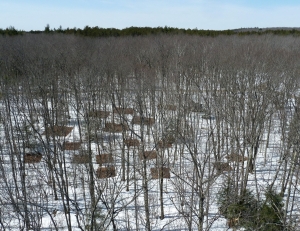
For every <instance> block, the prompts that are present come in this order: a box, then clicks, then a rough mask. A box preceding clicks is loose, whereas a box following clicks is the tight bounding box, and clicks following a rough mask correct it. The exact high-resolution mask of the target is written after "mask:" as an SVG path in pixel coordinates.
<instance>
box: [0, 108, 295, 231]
mask: <svg viewBox="0 0 300 231" xmlns="http://www.w3.org/2000/svg"><path fill="white" fill-rule="evenodd" d="M48 106H49V108H51V103H49V105H48ZM73 106H74V103H71V104H70V106H69V116H70V117H69V118H68V120H67V122H66V123H65V124H64V125H65V126H70V127H73V129H72V131H71V133H70V134H68V135H67V136H55V135H54V136H46V135H45V134H44V133H43V132H44V131H45V129H46V128H45V124H46V123H45V118H44V117H43V114H42V113H41V114H39V115H37V118H36V119H37V120H36V121H35V122H34V123H33V124H30V116H29V114H30V113H29V111H28V109H27V108H26V107H25V108H23V109H22V110H20V108H19V105H18V104H15V105H14V106H12V107H11V108H12V111H10V112H7V111H6V110H5V106H4V105H3V104H2V105H1V110H2V113H1V116H2V119H1V120H2V123H1V127H0V129H1V130H0V135H1V136H0V137H1V141H0V146H1V153H0V155H1V159H0V160H1V164H0V167H1V174H0V184H1V185H0V187H1V188H0V200H1V201H0V202H1V209H0V217H1V218H0V219H1V224H2V228H5V229H4V230H6V229H7V230H19V229H21V228H22V227H24V220H25V219H26V216H28V217H29V220H30V222H31V224H32V226H35V227H36V228H33V229H34V230H39V229H40V230H56V228H57V229H59V230H67V226H68V225H69V226H70V227H72V230H85V229H87V227H88V226H87V225H88V224H89V221H90V220H89V219H90V217H91V209H90V206H91V194H90V184H91V179H90V167H91V166H90V165H89V164H88V163H85V164H75V163H73V156H74V154H79V153H80V152H81V150H85V151H89V148H90V150H91V152H92V166H93V168H94V177H95V183H94V184H95V185H94V188H95V197H96V203H97V208H98V209H99V214H95V216H98V217H97V219H96V221H97V222H98V223H100V224H101V227H103V229H104V230H113V229H114V226H113V224H114V225H115V229H117V230H145V226H146V216H145V213H146V211H145V190H144V184H147V187H148V191H147V193H148V203H149V206H148V208H149V218H150V225H151V230H189V228H190V229H191V230H198V227H199V223H201V221H200V218H199V214H200V211H199V204H201V203H200V202H199V200H200V196H199V195H200V192H199V189H200V188H201V189H202V190H203V192H202V194H203V197H204V201H203V203H204V204H203V209H204V220H203V229H204V230H220V231H221V230H228V226H227V223H226V219H225V218H224V217H223V216H222V215H221V214H220V213H219V209H218V205H217V193H218V191H219V190H220V189H221V187H222V186H223V185H224V182H226V180H227V179H228V178H229V177H234V176H233V175H232V172H230V171H224V172H222V173H221V174H218V173H217V170H216V169H215V167H214V163H215V162H216V158H215V156H214V153H215V150H214V148H215V146H214V145H213V142H214V141H213V140H212V137H213V136H214V138H216V134H215V132H216V120H215V118H212V119H204V118H202V116H203V115H204V114H203V113H199V112H190V113H189V114H188V117H187V118H185V119H184V120H185V121H187V124H189V125H190V130H189V131H188V132H189V133H190V134H191V137H189V138H188V139H189V142H182V139H180V137H177V138H176V139H177V140H176V142H174V143H173V145H172V147H171V148H167V149H158V148H157V144H158V139H161V138H162V132H161V130H162V129H164V126H163V124H164V123H166V121H170V120H174V118H175V119H176V118H177V117H178V114H177V112H174V111H171V110H170V111H165V112H164V113H163V114H162V113H159V111H158V112H156V123H155V124H154V125H153V126H152V127H148V128H147V127H146V126H145V127H144V128H145V129H144V135H143V137H142V138H143V140H144V143H143V147H144V150H157V154H158V157H157V159H154V160H147V165H146V169H144V168H143V160H141V159H140V158H139V152H140V151H141V150H142V145H140V146H139V147H130V148H128V147H126V146H124V147H123V138H126V137H127V138H128V137H133V138H137V139H139V140H141V139H140V137H139V136H141V128H140V125H132V124H131V121H132V115H124V116H121V117H120V115H118V114H114V115H113V113H111V115H110V116H109V117H108V118H107V119H97V121H98V122H97V123H99V124H100V126H99V128H97V129H96V134H98V136H99V137H103V139H101V140H100V139H99V140H98V142H97V141H95V139H93V140H92V141H91V142H90V145H88V144H89V142H87V139H88V137H87V135H86V133H87V125H86V120H85V117H84V116H78V115H77V113H76V112H75V110H74V107H73ZM37 108H40V109H41V111H42V110H43V107H42V106H41V105H40V104H38V103H37ZM109 111H112V109H110V110H109ZM113 116H114V118H113ZM4 118H10V119H11V120H12V121H9V120H8V119H6V120H5V119H4ZM99 121H101V122H99ZM112 121H114V122H116V123H117V122H121V121H123V122H124V121H125V123H126V124H128V126H129V127H130V129H129V130H128V131H126V132H125V133H123V134H122V133H109V132H105V131H103V128H104V126H105V125H104V123H105V122H112ZM78 122H79V123H78ZM23 125H24V126H25V125H26V126H28V128H27V129H28V132H26V131H25V130H24V129H25V128H24V126H23ZM33 128H34V129H33ZM80 129H81V130H80ZM93 129H94V128H93ZM18 132H19V133H18ZM93 132H94V131H92V133H93ZM212 132H214V135H211V134H212ZM26 135H28V136H30V135H32V137H31V138H28V137H26ZM123 135H125V136H123ZM111 138H113V139H111ZM181 138H182V137H181ZM281 138H282V134H281V132H280V121H279V120H278V119H277V118H276V117H275V116H274V119H273V126H272V131H271V133H270V137H269V143H268V144H267V142H266V139H267V133H266V132H265V133H264V134H263V138H262V139H261V141H260V146H259V151H258V155H257V157H256V162H255V171H254V172H253V173H252V174H249V178H248V181H247V182H248V186H247V188H249V189H250V190H252V191H253V192H255V193H256V194H261V195H260V196H261V197H263V192H264V190H266V188H267V187H268V186H269V185H271V184H274V188H275V189H277V190H280V189H281V188H280V187H281V185H282V184H281V181H282V180H284V178H285V177H287V176H286V175H285V173H286V172H284V169H285V168H284V164H285V162H284V160H282V158H281V157H282V152H283V146H284V145H283V144H282V141H281ZM225 139H226V138H225ZM25 140H30V141H31V142H33V144H34V147H33V148H32V147H30V148H29V147H26V145H24V141H25ZM80 140H82V141H83V142H82V144H81V149H80V150H63V148H62V146H63V143H64V142H74V141H80ZM111 140H112V141H111ZM241 142H242V141H241ZM123 148H124V150H125V152H124V154H125V155H124V156H125V181H122V173H123V172H122V171H123V167H122V149H123ZM231 148H232V149H234V148H233V147H230V148H228V146H226V145H224V146H223V147H222V148H221V158H222V159H221V161H222V162H228V161H227V160H226V158H225V156H226V152H227V151H228V150H231ZM249 150H250V147H246V152H245V153H248V151H249ZM32 151H39V152H41V153H42V155H43V157H42V160H41V162H40V163H34V164H28V163H24V162H23V158H24V153H28V152H32ZM103 153H111V154H112V155H113V163H109V164H107V166H114V167H115V170H116V176H114V177H110V178H104V179H98V178H97V177H96V171H97V169H98V167H99V165H98V164H97V163H96V155H98V154H103ZM127 156H128V157H129V158H127ZM54 159H56V160H55V161H56V162H55V163H54ZM286 163H287V165H288V166H289V167H288V168H287V169H288V170H289V169H291V166H293V165H292V164H291V163H292V162H291V161H290V160H288V161H287V162H286ZM13 164H14V166H13ZM229 164H230V166H231V167H232V168H233V169H235V170H237V169H239V171H241V169H242V168H244V170H245V171H246V166H247V161H245V162H244V163H236V162H230V163H229ZM158 165H159V166H165V167H168V168H170V178H168V179H163V181H161V180H160V179H152V176H151V168H154V167H155V166H158ZM127 167H129V171H128V172H127V170H128V169H127ZM145 170H146V173H147V174H146V175H147V180H146V181H145V178H144V171H145ZM197 171H200V175H201V176H202V177H203V178H202V179H198V176H199V175H197V174H196V172H197ZM292 171H293V172H292V173H291V174H292V176H291V177H292V178H291V179H292V180H289V181H288V184H289V183H290V182H291V183H290V184H293V185H292V187H291V189H292V190H294V191H295V192H292V193H290V194H287V193H286V195H285V201H286V200H287V196H288V197H291V196H292V195H294V196H293V199H291V198H289V205H288V206H287V208H288V209H289V211H288V215H292V216H291V218H296V217H298V215H299V206H300V204H299V203H300V202H299V199H300V197H299V196H298V191H297V190H298V176H297V174H296V172H297V171H298V170H297V167H295V166H294V167H293V169H292ZM24 174H25V175H24ZM54 182H55V187H56V190H55V189H54V184H53V183H54ZM161 184H162V186H161ZM199 184H201V185H199ZM161 190H162V191H163V193H162V194H161V193H160V191H161ZM55 194H57V198H55ZM161 195H163V198H161ZM161 200H163V203H161ZM162 204H163V211H164V219H160V216H161V209H162V206H161V205H162ZM292 204H293V207H291V206H292ZM25 207H27V215H26V213H25ZM68 223H69V224H68ZM188 224H191V226H190V227H189V226H188ZM0 229H1V228H0Z"/></svg>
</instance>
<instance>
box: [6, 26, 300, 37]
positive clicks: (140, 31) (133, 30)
mask: <svg viewBox="0 0 300 231" xmlns="http://www.w3.org/2000/svg"><path fill="white" fill-rule="evenodd" d="M26 33H32V34H39V33H61V34H73V35H81V36H89V37H120V36H145V35H158V34H172V35H174V34H188V35H199V36H213V37H214V36H218V35H254V34H255V35H263V34H274V35H296V36H299V35H300V29H299V28H290V27H283V28H281V27H276V28H258V27H255V28H240V29H234V30H202V29H197V28H195V29H182V28H176V27H167V26H165V27H128V28H125V29H116V28H101V27H98V26H95V27H89V26H85V27H84V28H83V29H80V28H76V27H74V28H66V29H63V28H62V27H61V26H60V27H59V28H57V29H55V28H53V29H51V28H50V26H49V25H46V26H45V29H44V30H43V31H40V30H31V31H23V30H17V29H15V28H14V27H12V26H11V27H8V28H6V29H1V28H0V35H9V36H13V35H23V34H26Z"/></svg>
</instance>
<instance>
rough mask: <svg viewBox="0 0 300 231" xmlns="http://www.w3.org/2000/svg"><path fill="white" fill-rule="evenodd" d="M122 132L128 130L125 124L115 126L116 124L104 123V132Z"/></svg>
mask: <svg viewBox="0 0 300 231" xmlns="http://www.w3.org/2000/svg"><path fill="white" fill-rule="evenodd" d="M123 130H125V131H126V130H128V126H127V125H125V124H116V123H105V128H104V129H103V131H105V132H122V131H123Z"/></svg>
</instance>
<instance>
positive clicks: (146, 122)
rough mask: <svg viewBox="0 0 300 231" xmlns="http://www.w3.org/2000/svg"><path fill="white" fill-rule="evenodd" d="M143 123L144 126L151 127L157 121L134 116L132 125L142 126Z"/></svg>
mask: <svg viewBox="0 0 300 231" xmlns="http://www.w3.org/2000/svg"><path fill="white" fill-rule="evenodd" d="M142 122H143V124H144V125H148V126H151V125H153V124H154V123H155V120H154V118H147V117H140V116H134V117H133V119H132V124H138V125H141V124H142Z"/></svg>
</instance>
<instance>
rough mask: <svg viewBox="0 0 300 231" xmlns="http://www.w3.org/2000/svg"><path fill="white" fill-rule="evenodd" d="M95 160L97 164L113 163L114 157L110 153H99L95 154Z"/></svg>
mask: <svg viewBox="0 0 300 231" xmlns="http://www.w3.org/2000/svg"><path fill="white" fill-rule="evenodd" d="M96 162H97V164H99V165H102V164H108V163H113V162H114V159H113V156H112V154H101V155H97V156H96Z"/></svg>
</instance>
